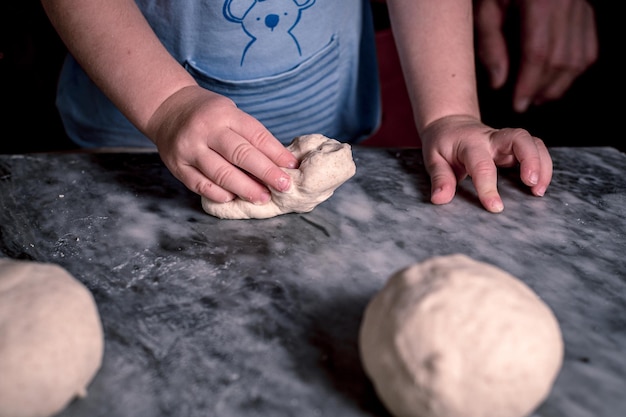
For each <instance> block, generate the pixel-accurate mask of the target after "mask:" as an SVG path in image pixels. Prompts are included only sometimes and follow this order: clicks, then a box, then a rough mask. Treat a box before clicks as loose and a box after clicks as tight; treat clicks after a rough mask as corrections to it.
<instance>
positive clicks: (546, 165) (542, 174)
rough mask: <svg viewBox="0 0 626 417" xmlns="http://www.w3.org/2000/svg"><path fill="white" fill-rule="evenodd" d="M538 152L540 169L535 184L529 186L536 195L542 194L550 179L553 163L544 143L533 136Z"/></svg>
mask: <svg viewBox="0 0 626 417" xmlns="http://www.w3.org/2000/svg"><path fill="white" fill-rule="evenodd" d="M533 140H534V141H535V145H536V147H537V152H538V154H539V161H540V170H539V179H538V180H537V184H536V185H534V186H532V187H530V189H531V191H532V193H533V194H534V195H536V196H538V197H541V196H543V195H544V194H545V193H546V190H547V189H548V186H549V185H550V181H552V173H553V165H552V158H551V157H550V152H549V151H548V148H547V147H546V145H545V143H544V142H543V141H542V140H541V139H539V138H533Z"/></svg>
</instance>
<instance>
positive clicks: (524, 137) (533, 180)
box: [493, 129, 552, 196]
mask: <svg viewBox="0 0 626 417" xmlns="http://www.w3.org/2000/svg"><path fill="white" fill-rule="evenodd" d="M493 143H494V144H496V150H495V152H496V153H497V154H501V153H504V154H505V155H504V157H505V158H508V157H507V156H506V154H507V153H510V152H511V151H512V153H513V156H514V159H515V160H517V161H519V165H520V178H521V180H522V182H523V183H524V184H526V185H527V186H529V187H530V189H531V191H532V192H533V194H534V195H537V196H541V195H543V194H544V193H545V190H546V189H547V187H548V185H549V183H550V181H551V179H552V159H551V158H550V154H549V152H548V149H547V148H546V146H545V144H544V142H543V141H542V140H541V139H539V138H536V137H533V136H531V135H530V134H529V133H528V132H527V131H526V130H524V129H502V130H500V131H498V132H496V133H495V134H494V140H493ZM499 158H502V157H500V156H498V157H496V159H499Z"/></svg>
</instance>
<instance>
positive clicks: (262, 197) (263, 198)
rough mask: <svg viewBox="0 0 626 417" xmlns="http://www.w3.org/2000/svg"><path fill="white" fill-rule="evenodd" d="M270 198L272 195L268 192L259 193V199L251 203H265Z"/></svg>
mask: <svg viewBox="0 0 626 417" xmlns="http://www.w3.org/2000/svg"><path fill="white" fill-rule="evenodd" d="M271 199H272V195H271V194H270V193H269V192H263V193H261V195H260V197H259V200H258V201H254V202H253V204H267V203H269V201H270V200H271Z"/></svg>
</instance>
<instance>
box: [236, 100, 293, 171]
mask: <svg viewBox="0 0 626 417" xmlns="http://www.w3.org/2000/svg"><path fill="white" fill-rule="evenodd" d="M231 129H232V130H233V131H234V132H236V133H237V134H239V135H240V136H241V137H243V138H245V139H246V140H247V141H248V142H250V143H251V144H252V145H253V146H254V147H256V148H257V149H259V150H260V151H261V152H262V153H263V154H264V155H265V156H266V157H267V158H269V160H270V161H272V162H273V163H274V164H276V165H278V166H279V167H283V168H297V167H298V159H297V158H296V157H295V156H294V155H293V154H292V153H291V152H289V150H288V149H287V148H285V146H284V145H283V144H282V143H280V141H279V140H278V139H276V138H275V137H274V135H272V134H271V133H270V131H269V130H267V128H265V126H263V124H261V122H259V121H258V120H257V119H255V118H254V117H252V116H250V115H248V114H246V113H244V112H241V113H240V118H239V119H238V121H237V123H236V124H233V125H232V126H231Z"/></svg>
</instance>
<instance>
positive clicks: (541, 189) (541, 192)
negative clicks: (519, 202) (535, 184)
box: [535, 187, 546, 197]
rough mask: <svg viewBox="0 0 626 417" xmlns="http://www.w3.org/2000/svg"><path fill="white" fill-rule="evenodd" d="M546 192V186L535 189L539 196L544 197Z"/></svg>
mask: <svg viewBox="0 0 626 417" xmlns="http://www.w3.org/2000/svg"><path fill="white" fill-rule="evenodd" d="M545 193H546V189H545V188H544V187H539V188H537V189H536V190H535V195H537V196H538V197H543V195H544V194H545Z"/></svg>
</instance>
